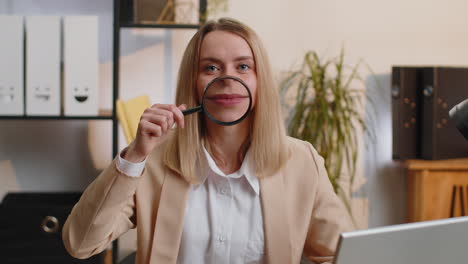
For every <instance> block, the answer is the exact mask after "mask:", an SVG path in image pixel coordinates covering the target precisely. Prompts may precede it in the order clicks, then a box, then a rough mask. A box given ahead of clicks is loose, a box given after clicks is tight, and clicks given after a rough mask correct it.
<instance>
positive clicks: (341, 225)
mask: <svg viewBox="0 0 468 264" xmlns="http://www.w3.org/2000/svg"><path fill="white" fill-rule="evenodd" d="M288 144H289V146H290V148H291V153H292V155H291V158H290V160H289V161H288V162H287V164H286V166H285V167H284V168H283V169H282V170H281V171H279V172H278V173H277V174H275V175H271V176H268V177H266V178H264V179H261V180H260V197H261V203H262V212H263V219H264V232H265V254H266V255H265V259H266V260H267V263H270V264H275V263H278V264H285V263H299V262H300V258H301V255H302V253H304V254H305V256H307V257H309V258H310V259H311V260H313V261H315V262H320V263H322V262H331V261H332V259H333V255H334V251H335V248H336V244H337V241H338V238H339V234H340V233H341V232H343V231H349V230H351V225H350V221H349V217H348V216H347V212H346V210H345V209H344V206H343V205H342V203H341V202H340V201H339V199H338V198H337V196H336V195H335V193H334V192H333V189H332V186H331V184H330V181H329V179H328V177H327V173H326V171H325V168H324V165H323V159H322V158H321V157H320V156H319V155H318V153H317V152H316V151H315V149H314V148H313V147H312V146H311V145H310V144H309V143H306V142H304V141H300V140H297V139H293V138H288ZM159 149H161V148H159ZM161 155H162V151H154V153H152V154H151V155H150V156H149V157H148V160H147V163H146V167H145V170H144V172H143V175H142V176H141V177H137V178H134V177H129V176H127V175H125V174H123V173H121V172H120V171H118V170H117V168H116V165H115V164H116V163H115V160H114V161H113V162H112V164H111V166H109V167H108V168H107V169H105V170H104V171H103V172H102V173H101V174H100V175H99V177H98V178H97V179H96V180H95V181H94V182H93V183H92V184H91V185H90V186H89V187H88V188H87V189H86V191H85V192H84V193H83V195H82V197H81V199H80V201H79V202H78V203H77V204H76V205H75V207H74V208H73V210H72V212H71V214H70V216H69V217H68V219H67V221H66V223H65V225H64V228H63V241H64V244H65V247H66V249H67V250H68V252H69V253H70V254H71V255H72V256H74V257H76V258H88V257H90V256H92V255H94V254H97V253H99V252H101V251H103V250H104V249H105V248H107V247H108V246H109V244H110V243H111V242H112V241H113V240H114V239H116V238H118V237H119V236H120V235H122V234H123V233H125V232H126V231H128V230H129V229H130V228H135V227H136V226H138V228H137V236H138V239H137V244H138V245H137V246H138V250H137V263H157V264H164V263H176V260H177V255H178V251H179V245H180V240H181V236H182V230H183V225H184V213H185V206H186V200H187V194H188V190H189V187H190V185H189V183H187V182H186V181H185V180H184V179H183V178H182V177H180V176H179V175H176V174H175V173H173V172H172V171H170V170H169V169H167V168H166V167H165V166H163V165H162V162H161V161H162V157H161Z"/></svg>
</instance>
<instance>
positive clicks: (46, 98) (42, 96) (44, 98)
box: [36, 94, 50, 102]
mask: <svg viewBox="0 0 468 264" xmlns="http://www.w3.org/2000/svg"><path fill="white" fill-rule="evenodd" d="M36 98H37V99H38V100H40V101H43V102H47V101H49V98H50V95H45V94H37V95H36Z"/></svg>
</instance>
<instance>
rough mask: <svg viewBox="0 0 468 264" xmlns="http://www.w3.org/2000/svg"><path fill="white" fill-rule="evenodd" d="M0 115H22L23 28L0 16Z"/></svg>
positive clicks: (15, 19)
mask: <svg viewBox="0 0 468 264" xmlns="http://www.w3.org/2000/svg"><path fill="white" fill-rule="evenodd" d="M0 36H1V37H0V39H1V41H0V115H24V81H23V77H24V73H23V72H24V70H23V68H24V59H23V58H24V56H23V54H24V53H23V51H24V26H23V17H21V16H4V15H0Z"/></svg>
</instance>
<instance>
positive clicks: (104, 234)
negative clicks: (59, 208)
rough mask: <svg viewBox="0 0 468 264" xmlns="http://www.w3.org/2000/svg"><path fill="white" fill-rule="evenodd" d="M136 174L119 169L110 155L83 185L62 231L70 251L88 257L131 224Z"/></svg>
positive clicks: (77, 255) (133, 212)
mask: <svg viewBox="0 0 468 264" xmlns="http://www.w3.org/2000/svg"><path fill="white" fill-rule="evenodd" d="M140 178H141V177H130V176H127V175H125V174H123V173H122V172H120V171H119V170H118V169H117V167H116V160H115V159H114V161H113V162H112V163H111V165H110V166H109V167H108V168H107V169H105V170H104V171H103V172H102V173H101V174H100V175H99V176H98V177H97V178H96V180H95V181H94V182H92V183H91V184H90V185H89V186H88V188H86V190H85V191H84V193H83V194H82V196H81V198H80V201H79V202H78V203H77V204H76V205H75V206H74V207H73V210H72V212H71V213H70V215H69V216H68V219H67V221H66V222H65V225H64V227H63V231H62V238H63V242H64V245H65V248H66V249H67V251H68V252H69V253H70V255H72V256H73V257H75V258H80V259H83V258H89V257H91V256H92V255H95V254H98V253H100V252H102V251H103V250H104V249H106V248H107V247H108V246H109V244H110V243H111V242H112V241H113V240H114V239H116V238H118V237H119V236H120V235H122V234H123V233H125V232H127V231H128V230H129V229H130V228H134V227H135V206H134V205H135V201H134V195H135V192H136V188H137V186H138V182H139V179H140Z"/></svg>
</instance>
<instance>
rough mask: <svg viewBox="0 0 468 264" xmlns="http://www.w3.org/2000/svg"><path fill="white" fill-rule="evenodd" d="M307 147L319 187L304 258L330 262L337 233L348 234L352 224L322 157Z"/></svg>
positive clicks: (336, 242) (318, 261)
mask: <svg viewBox="0 0 468 264" xmlns="http://www.w3.org/2000/svg"><path fill="white" fill-rule="evenodd" d="M308 145H309V148H310V151H311V153H312V157H313V159H314V162H315V167H316V172H317V173H316V175H317V178H316V181H317V183H318V184H317V185H316V186H317V188H316V190H315V200H314V205H313V209H312V210H313V211H312V215H311V219H310V223H309V230H308V233H307V238H306V242H305V245H304V255H305V256H306V257H307V258H308V259H310V260H312V261H314V262H316V263H331V262H333V258H334V255H335V250H336V246H337V244H338V239H339V236H340V234H341V233H342V232H346V231H351V230H352V229H353V224H352V222H351V219H350V217H349V214H348V212H347V210H346V208H345V207H344V205H343V203H342V201H340V199H339V198H338V196H337V195H336V194H335V192H334V190H333V187H332V185H331V183H330V180H329V178H328V174H327V171H326V170H325V165H324V160H323V158H322V157H321V156H320V155H319V154H318V153H317V151H316V150H315V149H314V148H313V147H312V145H310V144H308Z"/></svg>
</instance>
